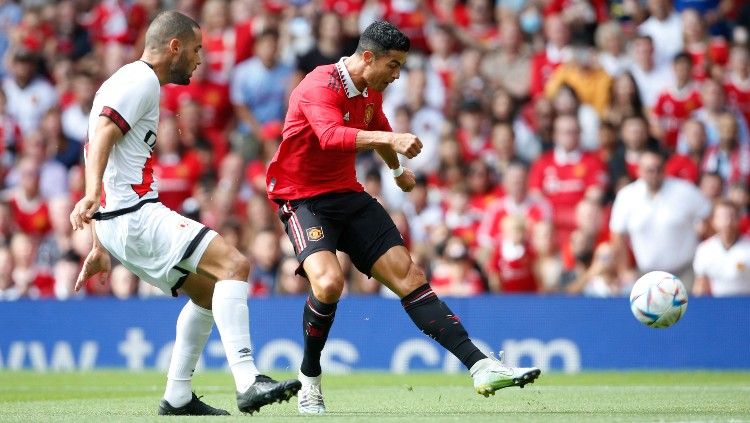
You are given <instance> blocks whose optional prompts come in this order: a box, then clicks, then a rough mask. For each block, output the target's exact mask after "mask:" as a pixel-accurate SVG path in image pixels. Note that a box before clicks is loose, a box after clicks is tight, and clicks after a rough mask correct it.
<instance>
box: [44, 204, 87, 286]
mask: <svg viewBox="0 0 750 423" xmlns="http://www.w3.org/2000/svg"><path fill="white" fill-rule="evenodd" d="M48 210H49V220H50V225H51V227H52V230H51V231H50V232H49V233H48V234H47V235H46V236H44V237H43V238H41V239H40V243H39V247H38V249H37V258H36V262H37V263H39V264H41V265H42V266H44V267H46V268H50V269H51V268H53V267H54V266H55V262H56V261H58V260H60V259H61V258H62V257H64V256H65V255H66V253H67V252H68V251H70V250H71V249H72V248H73V246H72V243H71V238H72V237H71V234H72V232H73V228H72V227H71V226H70V212H72V211H73V202H72V201H71V199H70V198H68V197H65V196H60V197H55V198H53V199H51V200H49V202H48ZM78 264H79V263H76V265H78ZM74 276H78V271H77V270H76V273H75V275H74ZM74 279H75V277H74ZM74 285H75V280H74ZM70 289H71V290H72V289H73V285H71V286H70Z"/></svg>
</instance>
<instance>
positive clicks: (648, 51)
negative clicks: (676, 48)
mask: <svg viewBox="0 0 750 423" xmlns="http://www.w3.org/2000/svg"><path fill="white" fill-rule="evenodd" d="M631 54H632V56H633V62H632V64H631V66H630V73H631V74H633V79H635V82H636V84H638V92H639V93H640V94H641V101H642V102H643V105H644V106H645V107H646V108H647V109H649V110H650V109H651V108H652V107H653V106H654V105H655V104H656V100H657V99H658V98H659V94H660V93H661V90H662V89H663V88H664V87H668V86H671V85H672V84H673V81H674V75H673V74H672V70H671V69H670V68H669V65H668V64H662V63H658V62H657V61H656V60H655V58H654V41H653V39H652V37H650V36H648V35H641V36H638V37H636V38H635V39H634V40H633V46H632V48H631ZM670 60H671V59H670Z"/></svg>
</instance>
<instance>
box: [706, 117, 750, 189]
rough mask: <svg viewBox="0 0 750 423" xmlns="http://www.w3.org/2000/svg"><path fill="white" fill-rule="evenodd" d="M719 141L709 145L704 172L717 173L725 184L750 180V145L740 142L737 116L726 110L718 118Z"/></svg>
mask: <svg viewBox="0 0 750 423" xmlns="http://www.w3.org/2000/svg"><path fill="white" fill-rule="evenodd" d="M718 131H719V143H718V144H717V145H712V146H709V147H708V149H707V150H706V154H705V156H704V158H703V164H702V166H701V169H702V171H703V172H708V173H717V174H718V175H719V176H721V178H722V179H723V181H724V183H725V184H732V183H735V182H739V183H744V184H746V183H748V182H750V147H749V146H748V145H747V144H740V142H739V139H738V137H739V133H738V128H737V119H736V116H735V115H734V114H733V113H731V112H724V113H723V114H721V116H719V119H718Z"/></svg>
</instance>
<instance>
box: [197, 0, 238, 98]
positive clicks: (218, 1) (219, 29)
mask: <svg viewBox="0 0 750 423" xmlns="http://www.w3.org/2000/svg"><path fill="white" fill-rule="evenodd" d="M201 18H202V19H201V30H202V32H203V57H204V59H203V60H204V61H205V63H204V64H203V66H205V68H206V80H207V81H210V82H213V83H215V84H219V85H223V86H227V85H229V78H230V76H231V74H232V69H233V68H234V67H235V65H236V64H237V63H239V62H240V60H238V58H237V49H238V48H239V47H238V46H237V41H238V40H237V34H236V32H235V28H234V27H232V22H231V20H230V17H229V3H228V2H226V1H224V0H209V1H207V2H205V3H204V4H203V8H202V10H201Z"/></svg>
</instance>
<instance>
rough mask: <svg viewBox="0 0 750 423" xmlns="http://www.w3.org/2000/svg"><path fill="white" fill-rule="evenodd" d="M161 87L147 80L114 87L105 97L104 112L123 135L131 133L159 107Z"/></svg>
mask: <svg viewBox="0 0 750 423" xmlns="http://www.w3.org/2000/svg"><path fill="white" fill-rule="evenodd" d="M159 94H160V87H159V84H158V82H155V81H150V80H148V79H146V78H143V79H140V80H138V81H135V82H134V83H132V84H129V85H125V86H114V87H111V88H110V89H109V90H108V91H106V92H104V93H102V95H104V96H105V97H104V99H103V100H104V101H103V107H102V111H101V112H100V113H99V116H106V117H108V118H110V119H111V120H112V122H114V123H115V124H116V125H117V127H118V128H120V131H122V133H123V135H124V134H126V133H127V132H128V131H130V128H132V127H133V125H135V123H136V122H138V120H139V119H140V118H142V117H143V115H144V114H146V112H147V111H149V110H151V109H153V108H154V107H158V102H159Z"/></svg>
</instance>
